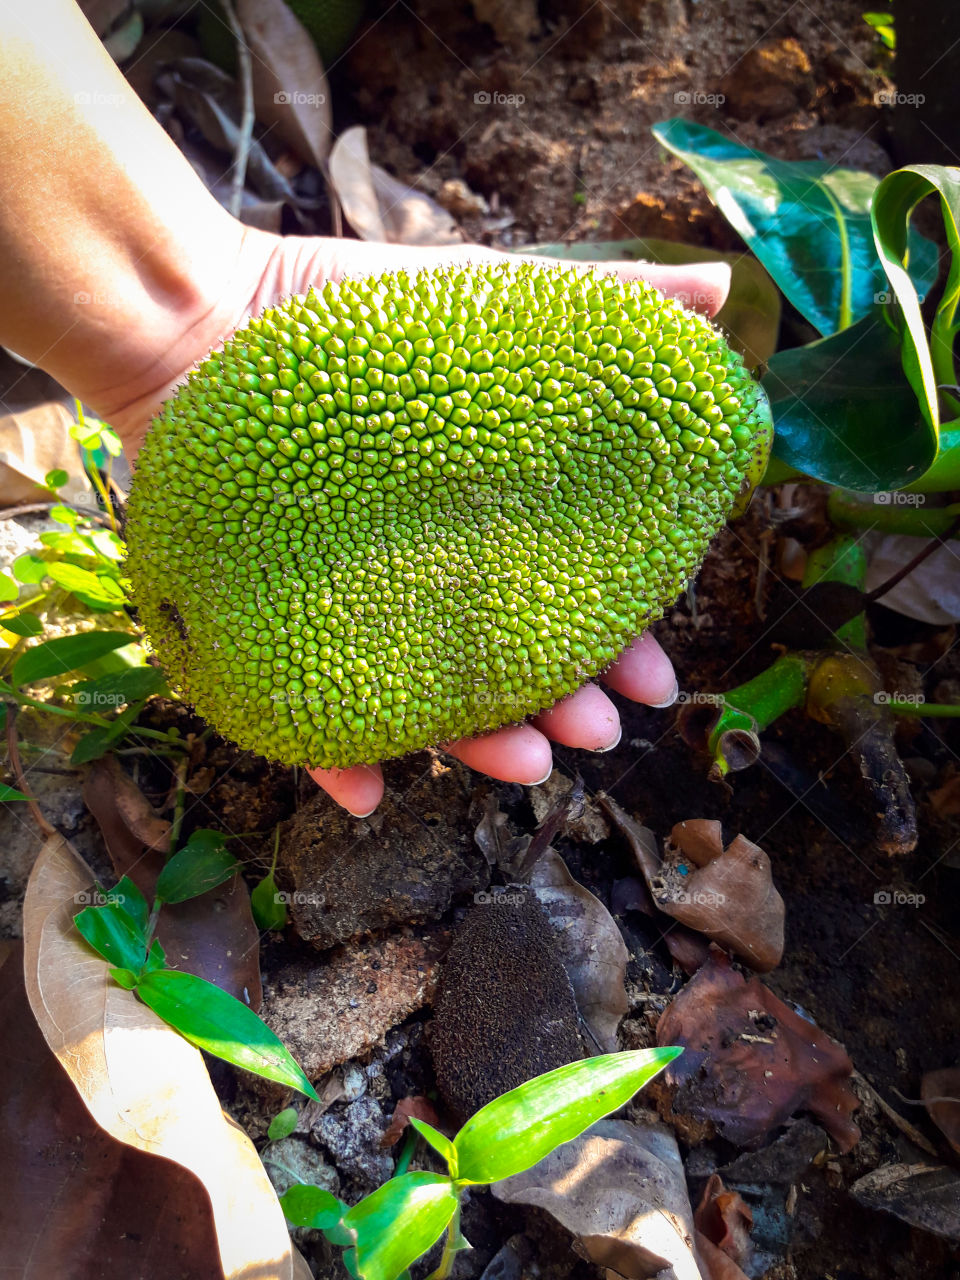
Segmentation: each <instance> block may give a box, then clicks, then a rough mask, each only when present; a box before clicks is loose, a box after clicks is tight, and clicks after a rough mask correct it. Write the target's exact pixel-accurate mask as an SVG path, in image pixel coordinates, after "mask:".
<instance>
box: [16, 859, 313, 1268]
mask: <svg viewBox="0 0 960 1280" xmlns="http://www.w3.org/2000/svg"><path fill="white" fill-rule="evenodd" d="M92 884H93V875H92V873H91V871H90V869H89V867H87V866H86V864H85V863H84V862H83V861H82V860H81V859H80V858H79V857H78V856H77V854H76V853H75V852H74V851H73V849H72V848H71V847H70V845H69V844H68V843H67V842H66V841H65V840H64V839H63V838H62V837H61V836H59V835H57V836H52V837H51V838H50V839H49V840H48V841H47V842H46V844H45V845H44V847H43V849H42V850H41V852H40V856H39V857H38V858H37V861H36V863H35V865H34V868H33V871H32V873H31V875H30V881H29V883H28V885H27V894H26V900H25V902H24V907H23V925H24V973H25V979H26V987H27V996H28V999H29V1001H30V1006H31V1008H32V1010H33V1014H34V1017H35V1018H36V1020H37V1023H38V1025H39V1027H40V1030H41V1032H42V1033H43V1036H44V1039H45V1040H46V1042H47V1044H48V1045H49V1047H50V1049H51V1050H52V1051H53V1053H54V1054H55V1055H56V1057H57V1058H58V1059H59V1061H60V1064H61V1066H62V1067H63V1068H64V1070H65V1071H66V1073H67V1075H68V1076H69V1077H70V1079H71V1080H72V1081H73V1084H74V1086H75V1088H76V1089H77V1092H78V1093H79V1094H80V1097H81V1098H82V1099H83V1102H84V1104H85V1105H86V1107H87V1109H88V1110H89V1112H90V1114H91V1115H92V1116H93V1118H94V1120H96V1122H97V1124H98V1125H99V1126H100V1127H101V1128H102V1129H104V1130H105V1131H106V1132H107V1133H109V1134H111V1135H112V1136H113V1137H114V1138H116V1139H117V1140H118V1141H119V1142H122V1143H125V1144H126V1145H127V1146H130V1147H134V1148H135V1149H136V1150H138V1151H142V1152H145V1153H147V1154H148V1155H155V1156H164V1157H165V1158H166V1159H168V1160H173V1161H174V1162H175V1163H176V1164H178V1165H182V1166H183V1168H185V1169H188V1170H189V1171H190V1172H191V1173H193V1174H194V1175H195V1176H196V1177H197V1178H199V1179H200V1181H201V1182H202V1183H203V1186H204V1188H205V1190H206V1192H207V1195H208V1196H209V1198H210V1205H211V1209H212V1212H213V1221H214V1226H215V1230H216V1235H217V1244H218V1248H219V1252H220V1261H221V1265H222V1268H223V1273H224V1275H225V1276H226V1277H228V1278H232V1277H241V1276H244V1277H249V1276H251V1275H254V1274H255V1275H257V1276H258V1277H262V1280H293V1277H294V1275H295V1274H296V1273H295V1271H294V1259H293V1252H292V1249H291V1245H290V1239H289V1236H288V1235H287V1229H286V1225H285V1223H284V1218H283V1213H282V1211H281V1209H280V1205H279V1202H278V1200H277V1197H276V1194H275V1192H274V1190H273V1187H272V1186H271V1184H270V1180H269V1179H268V1177H267V1175H266V1172H265V1171H264V1168H263V1165H262V1164H261V1163H260V1159H259V1157H258V1155H257V1152H256V1150H255V1148H254V1146H253V1144H252V1143H251V1142H250V1140H249V1138H247V1136H246V1135H245V1134H244V1133H243V1131H242V1130H241V1129H240V1128H239V1126H237V1125H236V1124H234V1122H233V1121H232V1120H230V1119H229V1118H228V1117H227V1116H226V1115H225V1114H224V1113H223V1111H222V1110H221V1109H220V1103H219V1101H218V1100H217V1096H216V1094H215V1093H214V1091H213V1086H212V1085H211V1083H210V1078H209V1076H208V1075H207V1070H206V1067H205V1066H204V1064H203V1058H202V1056H201V1054H200V1052H199V1050H197V1049H195V1048H194V1047H193V1046H192V1045H190V1044H188V1043H187V1041H186V1040H184V1039H183V1037H182V1036H180V1035H178V1034H177V1033H176V1032H175V1031H174V1030H172V1028H170V1027H168V1026H167V1025H166V1023H164V1022H162V1021H161V1020H160V1019H159V1018H158V1017H156V1015H155V1014H153V1013H152V1012H151V1011H150V1010H149V1009H148V1008H146V1006H145V1005H143V1004H141V1003H140V1002H139V1001H138V1000H137V998H136V997H135V996H134V995H133V993H132V992H130V991H126V990H124V989H123V988H122V987H119V986H118V985H117V984H116V983H115V982H113V980H112V979H111V978H110V977H109V973H108V967H107V965H106V964H105V963H104V962H103V961H102V960H101V959H100V958H99V956H97V955H95V954H94V953H93V952H92V951H90V950H89V949H88V948H87V946H86V945H85V944H84V942H83V940H82V939H81V937H80V934H79V933H78V932H77V930H76V928H75V926H74V924H73V915H74V912H75V910H76V901H75V899H76V895H77V894H79V893H86V892H87V891H88V890H89V889H90V887H91V885H92Z"/></svg>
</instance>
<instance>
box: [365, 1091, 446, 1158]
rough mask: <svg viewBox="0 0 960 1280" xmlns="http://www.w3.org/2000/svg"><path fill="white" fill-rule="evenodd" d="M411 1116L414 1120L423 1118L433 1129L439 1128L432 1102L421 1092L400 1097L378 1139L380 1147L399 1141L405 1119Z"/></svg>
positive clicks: (403, 1129) (403, 1130)
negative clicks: (391, 1117) (407, 1096)
mask: <svg viewBox="0 0 960 1280" xmlns="http://www.w3.org/2000/svg"><path fill="white" fill-rule="evenodd" d="M411 1116H413V1118H414V1119H415V1120H425V1121H426V1123H427V1124H430V1125H433V1127H434V1129H441V1128H442V1125H441V1123H440V1117H439V1116H438V1115H437V1113H436V1111H435V1109H434V1106H433V1103H432V1102H431V1101H430V1099H429V1098H425V1097H423V1095H422V1094H415V1095H414V1096H413V1097H410V1098H401V1099H400V1101H399V1102H398V1103H397V1105H396V1108H395V1109H394V1112H393V1119H392V1120H391V1121H390V1123H389V1124H388V1125H387V1127H386V1129H385V1130H384V1132H383V1137H382V1138H381V1139H380V1145H381V1147H392V1146H393V1145H394V1143H395V1142H399V1141H400V1139H401V1138H402V1137H403V1135H404V1133H405V1132H406V1129H407V1121H408V1120H409V1119H410V1117H411Z"/></svg>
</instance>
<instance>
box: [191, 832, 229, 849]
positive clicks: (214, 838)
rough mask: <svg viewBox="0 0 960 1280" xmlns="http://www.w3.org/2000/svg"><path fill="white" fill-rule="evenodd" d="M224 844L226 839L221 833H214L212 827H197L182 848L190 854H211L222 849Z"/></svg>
mask: <svg viewBox="0 0 960 1280" xmlns="http://www.w3.org/2000/svg"><path fill="white" fill-rule="evenodd" d="M226 843H227V837H226V835H224V833H223V832H222V831H215V830H214V829H213V828H212V827H198V828H197V830H196V831H194V832H193V833H192V834H191V836H190V838H189V840H188V841H187V843H186V844H185V845H184V846H183V848H184V850H189V851H190V852H191V853H212V852H213V851H214V850H215V849H223V848H224V847H225V845H226Z"/></svg>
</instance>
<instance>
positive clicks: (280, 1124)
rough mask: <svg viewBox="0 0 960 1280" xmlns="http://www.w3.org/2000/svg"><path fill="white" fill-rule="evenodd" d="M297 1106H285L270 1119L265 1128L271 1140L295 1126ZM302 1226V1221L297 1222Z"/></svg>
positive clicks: (276, 1140)
mask: <svg viewBox="0 0 960 1280" xmlns="http://www.w3.org/2000/svg"><path fill="white" fill-rule="evenodd" d="M297 1118H298V1117H297V1108H296V1107H285V1108H284V1109H283V1111H280V1112H278V1113H277V1115H275V1116H274V1117H273V1119H272V1120H271V1121H270V1127H269V1128H268V1129H267V1137H268V1138H269V1139H270V1141H271V1142H279V1140H280V1139H281V1138H286V1137H288V1136H289V1135H290V1134H291V1133H293V1131H294V1129H295V1128H296V1127H297ZM297 1225H298V1226H302V1225H303V1224H302V1223H298V1224H297Z"/></svg>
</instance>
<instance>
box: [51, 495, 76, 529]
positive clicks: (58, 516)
mask: <svg viewBox="0 0 960 1280" xmlns="http://www.w3.org/2000/svg"><path fill="white" fill-rule="evenodd" d="M50 519H51V520H56V522H57V524H65V525H66V526H67V528H69V529H76V527H77V520H78V519H79V517H78V515H77V513H76V512H75V511H74V509H73V508H72V507H67V506H64V504H63V503H62V502H59V503H57V505H56V506H55V507H51V508H50Z"/></svg>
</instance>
